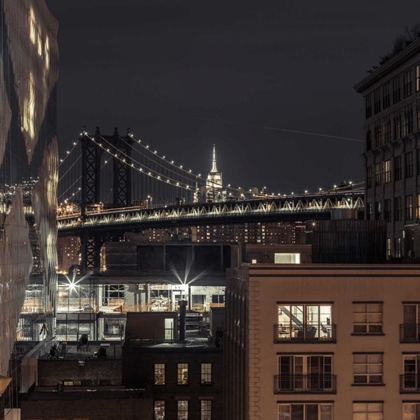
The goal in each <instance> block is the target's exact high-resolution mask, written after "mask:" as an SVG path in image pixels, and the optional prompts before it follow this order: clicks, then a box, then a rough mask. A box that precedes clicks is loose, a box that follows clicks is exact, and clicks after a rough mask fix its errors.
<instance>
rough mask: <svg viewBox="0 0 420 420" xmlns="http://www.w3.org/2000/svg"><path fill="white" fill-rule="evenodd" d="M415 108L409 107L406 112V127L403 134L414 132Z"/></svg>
mask: <svg viewBox="0 0 420 420" xmlns="http://www.w3.org/2000/svg"><path fill="white" fill-rule="evenodd" d="M413 125H414V124H413V110H412V109H409V110H408V111H406V112H405V113H404V128H403V135H404V136H407V135H408V134H410V133H412V132H413Z"/></svg>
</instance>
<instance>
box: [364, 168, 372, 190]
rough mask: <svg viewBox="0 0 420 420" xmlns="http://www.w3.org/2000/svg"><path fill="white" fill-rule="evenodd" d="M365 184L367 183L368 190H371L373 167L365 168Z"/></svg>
mask: <svg viewBox="0 0 420 420" xmlns="http://www.w3.org/2000/svg"><path fill="white" fill-rule="evenodd" d="M366 183H367V187H368V188H371V187H372V186H373V167H372V166H368V168H367V174H366Z"/></svg>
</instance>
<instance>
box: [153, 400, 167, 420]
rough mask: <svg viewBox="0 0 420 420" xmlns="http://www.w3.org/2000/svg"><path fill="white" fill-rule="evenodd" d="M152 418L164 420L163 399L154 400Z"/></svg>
mask: <svg viewBox="0 0 420 420" xmlns="http://www.w3.org/2000/svg"><path fill="white" fill-rule="evenodd" d="M153 418H154V420H165V401H155V404H154V412H153Z"/></svg>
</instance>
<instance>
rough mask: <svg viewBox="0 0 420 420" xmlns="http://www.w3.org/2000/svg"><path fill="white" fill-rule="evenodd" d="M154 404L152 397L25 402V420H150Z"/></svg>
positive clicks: (23, 406)
mask: <svg viewBox="0 0 420 420" xmlns="http://www.w3.org/2000/svg"><path fill="white" fill-rule="evenodd" d="M152 418H153V401H152V400H151V399H149V398H133V399H95V400H89V399H83V397H81V398H80V399H77V400H69V401H66V400H42V401H32V400H23V401H22V407H21V420H33V419H36V420H51V419H60V420H74V419H83V420H85V419H86V420H87V419H89V420H117V419H118V420H150V419H152Z"/></svg>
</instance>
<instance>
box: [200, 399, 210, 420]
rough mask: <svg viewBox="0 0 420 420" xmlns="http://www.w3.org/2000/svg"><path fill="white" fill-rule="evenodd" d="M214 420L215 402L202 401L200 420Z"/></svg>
mask: <svg viewBox="0 0 420 420" xmlns="http://www.w3.org/2000/svg"><path fill="white" fill-rule="evenodd" d="M212 418H213V401H212V400H206V399H202V400H200V420H211V419H212Z"/></svg>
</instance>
